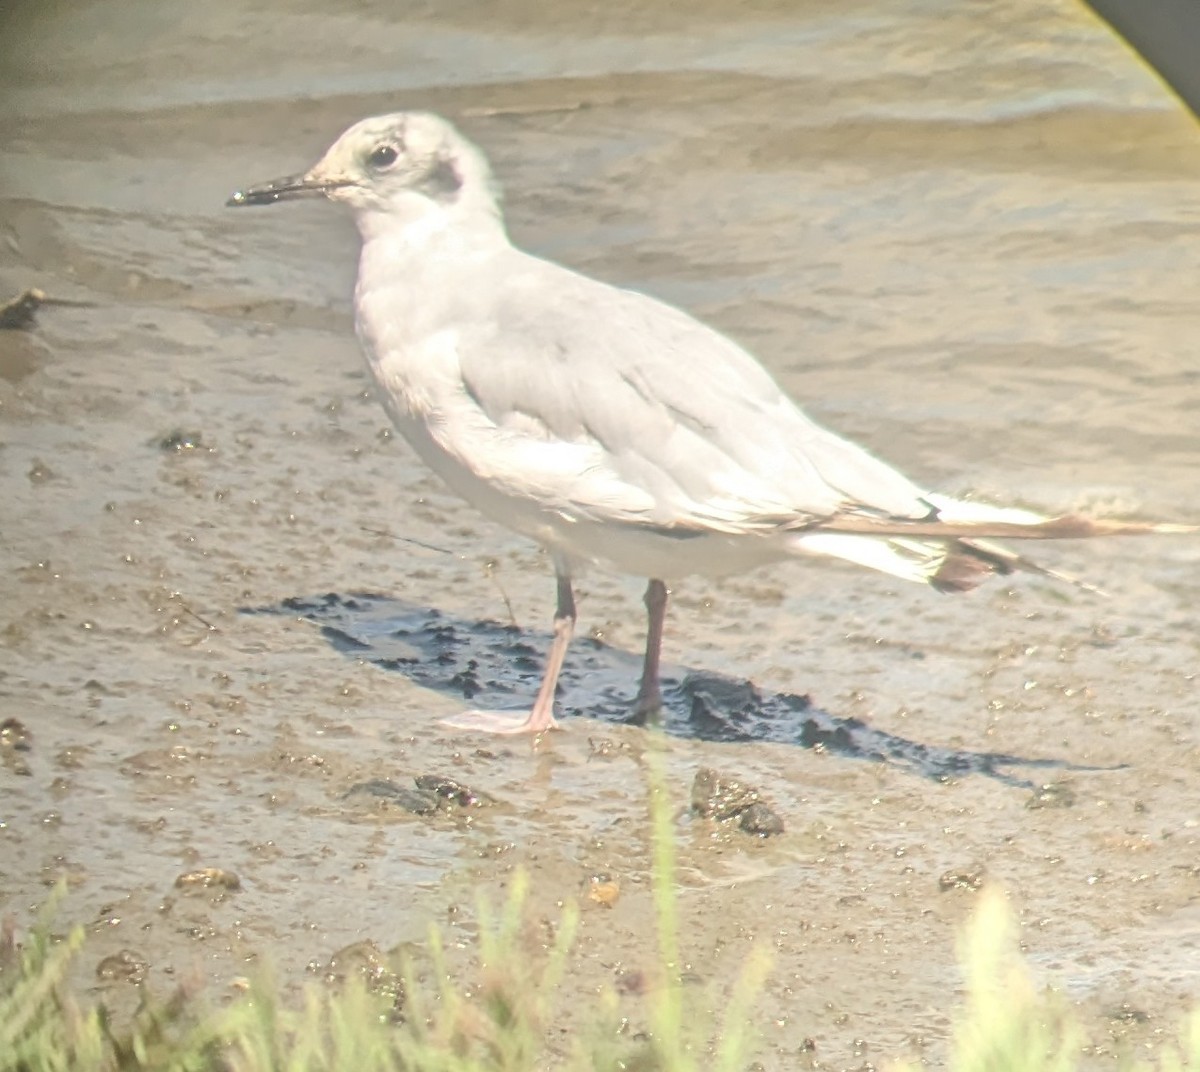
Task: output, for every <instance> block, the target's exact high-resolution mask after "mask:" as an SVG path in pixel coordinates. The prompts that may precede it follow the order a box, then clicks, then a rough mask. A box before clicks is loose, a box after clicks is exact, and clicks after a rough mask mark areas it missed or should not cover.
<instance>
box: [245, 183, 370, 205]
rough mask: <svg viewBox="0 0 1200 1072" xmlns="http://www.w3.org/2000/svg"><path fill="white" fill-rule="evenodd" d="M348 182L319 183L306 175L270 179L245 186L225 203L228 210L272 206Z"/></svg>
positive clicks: (324, 191)
mask: <svg viewBox="0 0 1200 1072" xmlns="http://www.w3.org/2000/svg"><path fill="white" fill-rule="evenodd" d="M348 185H350V183H349V182H321V181H319V180H314V179H310V178H308V177H307V176H306V175H288V176H287V177H286V178H283V179H272V180H271V181H270V182H260V183H259V184H258V185H257V186H247V187H246V189H244V190H238V191H236V192H235V193H234V195H233V196H232V197H231V198H230V199H229V200H228V201H226V202H225V205H226V207H228V208H240V207H241V206H242V205H273V204H275V202H276V201H289V200H291V199H292V198H296V197H316V196H317V195H319V194H323V193H326V192H327V191H329V190H336V189H337V188H338V187H339V186H348Z"/></svg>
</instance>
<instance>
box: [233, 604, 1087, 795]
mask: <svg viewBox="0 0 1200 1072" xmlns="http://www.w3.org/2000/svg"><path fill="white" fill-rule="evenodd" d="M242 613H245V614H273V615H275V614H278V615H290V616H296V617H299V618H303V619H306V620H307V621H310V622H312V623H314V624H315V625H317V626H318V627H319V628H320V630H321V633H322V635H323V636H324V637H325V639H326V640H327V641H328V642H329V643H330V644H331V645H332V646H333V647H334V648H335V649H336V650H338V651H340V652H342V653H343V654H345V655H348V656H352V657H353V658H356V659H365V660H367V661H369V662H372V663H374V664H375V665H376V666H379V667H381V668H383V669H386V670H393V671H396V672H397V673H401V674H403V675H404V676H405V677H406V678H408V679H409V680H410V681H412V682H413V683H414V684H417V685H419V686H421V687H422V688H428V689H433V690H436V691H438V692H443V693H448V694H451V695H455V696H459V697H462V698H463V699H464V700H468V701H471V702H472V703H478V704H479V705H480V706H486V707H495V708H505V707H512V708H518V707H521V706H523V705H524V704H527V703H529V702H530V701H531V699H532V697H533V696H534V694H535V693H536V691H537V687H538V684H539V682H540V679H541V674H542V658H543V654H544V652H545V651H546V650H548V648H549V637H548V636H547V635H543V634H540V633H530V632H528V631H525V630H521V629H519V628H518V627H516V626H514V625H511V624H504V623H501V622H496V621H491V620H475V621H471V620H466V619H461V618H454V617H451V616H449V615H446V614H443V613H442V612H441V611H439V610H437V609H436V608H432V607H422V606H417V605H414V604H412V603H409V602H406V601H405V600H402V599H398V598H395V597H393V596H387V595H381V594H373V593H351V594H345V595H344V594H341V593H336V592H330V593H328V594H326V595H319V596H307V597H299V596H295V597H290V598H287V599H284V600H282V601H281V602H280V603H278V604H274V605H271V606H262V607H243V608H242ZM640 670H641V666H640V657H639V656H637V655H634V654H632V653H630V652H625V651H621V650H619V649H616V648H612V647H610V646H608V645H607V644H604V643H603V642H602V641H599V640H595V639H592V638H584V639H581V640H579V641H577V642H576V643H575V645H574V646H573V647H572V649H571V653H570V655H569V656H568V658H567V665H566V666H565V667H564V668H563V672H562V675H561V677H560V679H559V691H558V710H559V713H560V714H562V715H565V716H567V717H570V716H582V717H587V718H594V719H600V720H604V721H607V722H613V723H624V724H629V723H632V722H635V721H636V720H635V719H634V718H632V717H631V715H630V712H631V709H632V705H633V691H634V686H635V684H636V682H637V678H638V675H639V673H640ZM663 700H664V704H663V710H662V711H661V712H660V713H659V715H658V722H659V725H660V726H661V728H662V729H663V730H664V731H665V732H666V733H668V734H670V735H672V736H677V737H685V738H691V739H695V740H703V741H715V742H741V741H744V742H749V741H765V742H772V743H776V744H791V745H796V746H798V747H801V748H808V749H813V750H816V751H823V752H829V753H833V754H836V755H838V756H842V757H845V758H848V759H857V760H867V761H870V762H874V763H886V764H890V765H893V766H898V767H903V768H905V769H907V770H910V771H911V772H912V773H914V774H917V775H919V776H921V777H925V778H930V779H934V780H936V781H951V780H953V779H955V778H959V777H962V776H965V775H971V774H978V775H984V776H986V777H989V778H995V779H996V780H998V781H1001V782H1004V783H1006V784H1009V785H1013V786H1017V787H1021V788H1025V789H1030V790H1035V789H1036V788H1037V787H1038V785H1040V784H1042V783H1041V782H1040V781H1037V780H1034V779H1031V778H1025V777H1022V776H1021V775H1020V774H1018V773H1015V772H1014V768H1015V769H1016V770H1022V769H1024V770H1045V769H1053V770H1058V771H1095V770H1107V769H1110V768H1105V767H1091V766H1082V765H1077V764H1073V763H1071V762H1070V761H1068V760H1064V759H1053V758H1042V757H1030V756H1019V755H1013V754H1010V753H1004V752H976V751H970V750H967V749H954V748H945V747H941V746H938V745H932V744H926V743H924V742H921V741H914V740H911V739H909V738H906V737H901V736H899V735H898V734H893V733H888V732H887V731H885V730H881V729H876V728H875V727H873V726H871V725H869V724H868V723H866V722H864V721H863V720H861V719H858V718H842V717H839V716H837V715H832V714H830V713H829V712H827V711H823V710H821V709H820V708H818V707H817V706H816V705H815V704H814V703H813V702H812V700H811V699H810V698H809V697H808V696H804V695H796V694H793V693H782V692H780V693H764V692H762V691H761V690H759V689H758V688H757V687H756V686H755V685H754V684H752V683H751V682H749V681H744V680H737V679H734V678H729V677H725V676H722V675H720V674H714V673H710V672H705V671H698V670H689V669H686V668H683V669H682V671H681V672H680V673H679V674H678V675H677V676H676V677H675V678H671V677H670V676H669V675H668V676H667V677H665V678H664V681H663Z"/></svg>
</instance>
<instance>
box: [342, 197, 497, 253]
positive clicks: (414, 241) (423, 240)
mask: <svg viewBox="0 0 1200 1072" xmlns="http://www.w3.org/2000/svg"><path fill="white" fill-rule="evenodd" d="M355 222H356V223H357V224H358V231H359V234H360V235H361V236H362V240H363V246H364V248H365V247H368V246H372V245H383V246H386V247H387V248H388V249H389V250H391V251H392V253H393V256H395V255H403V254H405V253H407V254H409V255H412V256H422V255H428V254H430V253H432V252H434V251H435V250H436V252H437V253H438V255H439V256H446V255H447V254H453V253H462V254H470V253H472V252H485V251H486V250H488V249H489V248H496V247H501V246H506V245H507V244H508V235H507V234H506V232H505V230H504V221H503V219H502V218H501V215H500V211H499V209H498V207H497V206H496V203H495V201H493V200H492V199H491V198H490V197H470V196H464V197H461V198H459V199H457V200H455V201H452V202H448V203H441V202H438V201H435V200H432V199H430V198H428V197H423V196H421V195H419V194H411V195H407V196H403V197H400V198H396V199H394V200H392V201H391V202H390V203H389V204H388V206H387V209H386V211H385V210H378V211H366V212H361V213H359V214H358V216H357V219H356V221H355Z"/></svg>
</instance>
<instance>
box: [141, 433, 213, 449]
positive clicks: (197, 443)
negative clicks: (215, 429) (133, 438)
mask: <svg viewBox="0 0 1200 1072" xmlns="http://www.w3.org/2000/svg"><path fill="white" fill-rule="evenodd" d="M150 445H151V446H153V447H157V448H158V449H159V450H161V451H162V452H163V453H164V454H183V453H185V452H187V451H192V450H199V451H205V452H206V453H208V454H215V453H216V447H213V446H210V445H209V444H208V443H206V442H205V440H204V435H203V433H202V432H197V431H194V430H193V431H184V430H183V429H181V428H176V429H175V430H174V431H171V432H167V433H166V434H165V435H161V436H156V437H155V438H154V439H152V440H151V441H150Z"/></svg>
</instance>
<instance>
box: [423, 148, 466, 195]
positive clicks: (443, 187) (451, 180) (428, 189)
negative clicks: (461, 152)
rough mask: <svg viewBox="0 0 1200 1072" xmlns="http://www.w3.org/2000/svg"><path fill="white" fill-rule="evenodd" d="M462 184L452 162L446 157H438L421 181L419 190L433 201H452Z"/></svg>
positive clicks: (460, 177)
mask: <svg viewBox="0 0 1200 1072" xmlns="http://www.w3.org/2000/svg"><path fill="white" fill-rule="evenodd" d="M462 184H463V180H462V176H461V175H460V174H459V173H458V168H456V167H455V166H454V161H453V160H451V159H450V158H449V157H447V156H439V157H437V159H435V160H434V162H433V166H432V167H430V169H429V171H428V172H427V173H426V175H425V178H424V179H422V180H421V185H420V190H421V192H422V193H423V194H426V195H427V196H429V197H432V198H433V199H434V200H435V201H453V200H454V198H455V195H456V194H457V193H458V191H459V190H461V189H462Z"/></svg>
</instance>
